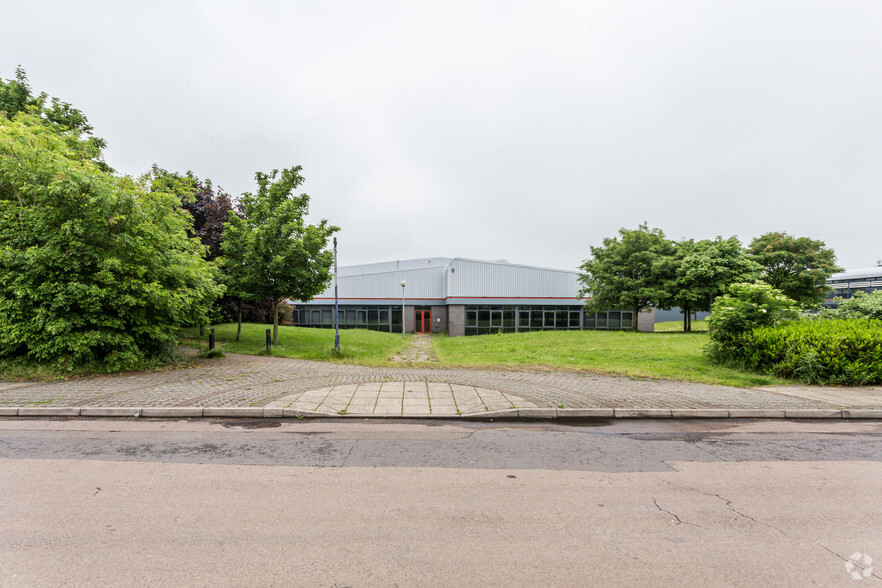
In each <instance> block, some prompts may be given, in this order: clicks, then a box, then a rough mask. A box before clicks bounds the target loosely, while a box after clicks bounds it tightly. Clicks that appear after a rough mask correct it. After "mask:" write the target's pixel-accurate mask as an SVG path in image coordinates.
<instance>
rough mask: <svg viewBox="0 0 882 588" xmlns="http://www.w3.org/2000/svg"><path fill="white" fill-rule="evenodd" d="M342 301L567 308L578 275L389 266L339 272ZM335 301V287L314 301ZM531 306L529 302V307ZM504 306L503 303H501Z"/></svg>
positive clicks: (448, 261)
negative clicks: (559, 305) (520, 303)
mask: <svg viewBox="0 0 882 588" xmlns="http://www.w3.org/2000/svg"><path fill="white" fill-rule="evenodd" d="M337 273H338V296H339V298H340V300H341V302H343V303H350V304H370V303H372V301H373V303H376V304H382V303H384V301H388V302H389V303H393V304H394V302H395V301H398V300H401V295H402V288H401V285H400V284H401V281H402V280H405V281H406V282H407V286H406V288H404V295H405V297H406V300H407V301H408V303H414V304H428V303H434V304H479V303H481V301H485V300H486V301H487V302H485V303H486V304H490V303H491V302H490V301H491V300H492V301H493V302H492V303H493V304H500V300H502V301H510V303H511V304H515V303H517V302H518V300H521V301H523V302H524V303H531V304H542V303H543V302H547V303H548V304H556V303H567V302H568V301H575V300H578V292H579V284H578V275H579V274H578V272H576V271H571V270H559V269H552V268H544V267H536V266H529V265H520V264H513V263H508V262H507V261H504V260H496V261H483V260H477V259H466V258H462V257H453V258H451V257H432V258H422V259H408V260H398V261H386V262H381V263H371V264H363V265H354V266H341V267H339V268H338V272H337ZM333 299H334V287H333V283H332V284H331V286H330V287H329V288H328V289H327V290H325V291H324V292H323V293H322V294H320V295H319V296H317V297H316V298H315V300H314V301H313V303H314V304H327V303H328V301H329V300H333ZM528 301H529V302H528ZM502 303H504V302H502Z"/></svg>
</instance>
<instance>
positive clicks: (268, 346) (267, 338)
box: [266, 329, 273, 353]
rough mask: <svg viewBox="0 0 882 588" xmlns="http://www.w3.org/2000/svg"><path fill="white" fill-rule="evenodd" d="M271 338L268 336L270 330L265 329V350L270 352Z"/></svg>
mask: <svg viewBox="0 0 882 588" xmlns="http://www.w3.org/2000/svg"><path fill="white" fill-rule="evenodd" d="M272 345H273V344H272V338H271V337H270V330H269V329H267V330H266V352H267V353H269V352H270V347H272Z"/></svg>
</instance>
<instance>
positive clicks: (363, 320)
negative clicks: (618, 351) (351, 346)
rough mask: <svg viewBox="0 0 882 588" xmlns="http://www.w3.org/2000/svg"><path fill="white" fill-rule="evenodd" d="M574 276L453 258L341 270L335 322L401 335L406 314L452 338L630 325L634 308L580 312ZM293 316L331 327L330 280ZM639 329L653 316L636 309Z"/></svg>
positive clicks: (407, 326) (412, 324) (408, 326)
mask: <svg viewBox="0 0 882 588" xmlns="http://www.w3.org/2000/svg"><path fill="white" fill-rule="evenodd" d="M578 275H579V274H578V272H575V271H568V270H559V269H551V268H543V267H534V266H527V265H518V264H513V263H508V262H506V261H502V260H497V261H481V260H475V259H465V258H458V257H456V258H447V257H433V258H423V259H410V260H404V261H391V262H384V263H374V264H367V265H354V266H346V267H340V268H339V270H338V279H337V293H338V299H339V307H338V308H339V310H338V319H339V324H340V328H341V329H347V328H360V329H371V330H377V331H387V332H393V333H395V332H401V329H402V325H401V321H402V316H403V320H404V330H405V331H407V332H410V333H437V332H445V331H446V332H447V333H449V334H450V335H451V336H463V335H486V334H491V333H518V332H526V331H545V330H585V329H603V330H626V329H630V328H631V320H632V312H631V311H619V310H610V311H607V312H603V313H586V312H585V311H584V308H583V306H584V302H585V300H584V299H583V298H580V297H579V282H578ZM402 281H403V282H405V283H406V285H405V286H404V287H402V286H401V282H402ZM402 299H403V300H402ZM402 308H403V309H404V311H403V312H402ZM293 321H294V324H295V325H297V326H302V327H318V328H333V327H334V286H333V284H332V285H331V286H330V287H329V288H328V289H327V290H326V291H325V292H323V293H322V294H320V295H319V296H317V297H316V298H315V299H314V300H312V301H310V302H308V303H299V302H295V309H294V317H293ZM638 326H639V327H640V328H641V330H652V317H651V313H647V314H646V315H644V314H642V313H641V315H640V317H638Z"/></svg>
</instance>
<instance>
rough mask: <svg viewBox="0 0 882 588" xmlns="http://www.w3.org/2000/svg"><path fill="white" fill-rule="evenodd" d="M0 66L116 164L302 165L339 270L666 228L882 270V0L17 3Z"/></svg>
mask: <svg viewBox="0 0 882 588" xmlns="http://www.w3.org/2000/svg"><path fill="white" fill-rule="evenodd" d="M2 20H3V33H2V35H0V77H3V78H7V79H8V78H11V77H13V76H14V73H15V67H16V66H17V65H19V64H21V66H22V67H24V69H25V70H26V71H27V74H28V77H29V79H30V82H31V85H32V87H33V88H34V89H35V90H37V91H46V92H48V93H49V94H50V95H52V96H58V97H60V98H62V99H63V100H65V101H67V102H70V103H72V104H73V105H74V106H75V107H77V108H79V109H81V110H82V111H84V112H85V113H86V115H87V116H88V117H89V120H90V122H91V123H92V124H93V125H94V127H95V134H96V135H97V136H100V137H103V138H105V139H106V140H107V142H108V149H107V151H106V154H105V158H106V160H107V162H108V163H109V164H110V165H111V166H113V167H114V168H116V169H117V170H118V171H120V172H122V173H127V174H133V175H139V174H141V173H143V172H145V171H146V170H147V169H148V168H149V167H150V165H151V164H153V163H154V162H155V163H157V164H158V165H160V166H161V167H164V168H166V169H170V170H177V171H186V170H192V171H193V172H194V173H196V174H197V175H198V176H199V177H201V178H210V179H211V180H212V181H213V182H214V183H215V185H220V186H222V187H223V188H224V189H225V190H226V191H227V192H230V193H231V194H234V195H238V194H240V193H241V192H243V191H249V190H253V189H254V172H255V171H258V170H262V171H269V170H272V169H273V168H282V167H289V166H292V165H302V166H303V168H304V170H303V173H304V176H305V177H306V183H305V184H304V185H303V191H305V192H306V193H308V194H309V195H310V196H311V198H312V200H311V202H312V206H311V218H312V219H313V220H317V219H319V218H327V219H328V220H329V221H331V222H332V223H333V224H336V225H338V226H340V227H341V229H342V230H341V232H340V233H339V234H338V238H339V241H340V263H341V264H355V263H367V262H372V261H385V260H395V259H408V258H414V257H424V256H425V257H429V256H443V257H453V256H460V257H470V258H478V259H506V260H508V261H511V262H515V263H527V264H533V265H543V266H549V267H558V268H565V269H575V268H576V266H578V265H579V263H581V261H582V260H583V259H585V258H586V257H587V256H588V255H589V253H590V252H589V246H590V245H598V244H600V243H601V241H602V239H603V238H604V237H607V236H612V235H614V234H615V233H616V232H617V230H618V229H619V228H620V227H627V228H634V227H636V226H637V225H638V224H640V223H641V222H643V221H644V220H645V221H647V222H648V223H649V224H650V226H656V227H659V228H661V229H663V230H664V231H665V233H666V234H667V235H668V236H669V237H672V238H674V239H681V238H684V237H693V238H696V239H700V238H713V237H714V236H716V235H723V236H725V237H728V236H731V235H737V236H738V237H739V238H740V239H741V240H742V241H743V242H745V243H746V242H749V241H750V240H751V239H752V238H753V237H756V236H758V235H760V234H762V233H765V232H769V231H787V232H789V233H791V234H793V235H798V236H810V237H813V238H816V239H822V240H823V241H825V242H826V243H827V245H829V246H831V247H833V248H834V249H835V251H836V253H837V255H838V259H839V262H840V264H841V265H843V266H845V267H848V268H859V267H869V266H872V265H874V264H875V262H876V260H877V259H880V258H882V214H880V213H882V2H879V1H878V0H867V1H863V2H858V1H850V0H841V1H839V0H837V1H832V0H824V1H820V2H812V1H807V0H794V1H792V2H787V1H774V0H760V1H756V2H749V1H743V0H738V1H710V0H696V1H692V2H676V1H672V0H665V1H664V2H657V1H654V0H647V1H644V2H624V1H621V0H616V1H609V2H602V3H601V2H586V1H581V2H572V3H566V2H547V1H544V2H530V3H519V2H511V1H501V2H463V3H458V2H441V3H439V2H431V3H429V2H415V1H412V2H382V1H376V0H375V1H371V2H281V1H280V2H253V1H251V2H215V1H204V2H185V1H176V2H158V1H152V2H118V1H116V2H93V3H90V2H79V1H78V2H69V1H65V2H39V1H33V2H9V3H6V4H5V5H4V7H3V10H2Z"/></svg>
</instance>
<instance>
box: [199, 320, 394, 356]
mask: <svg viewBox="0 0 882 588" xmlns="http://www.w3.org/2000/svg"><path fill="white" fill-rule="evenodd" d="M270 328H272V327H270ZM266 329H267V326H266V325H259V324H253V323H243V324H242V340H241V341H236V324H235V323H228V324H223V325H217V326H216V327H215V328H214V341H215V344H216V346H217V347H215V349H218V348H220V349H221V350H222V351H223V352H226V353H244V354H247V355H266ZM198 333H199V332H198V330H197V329H188V330H185V339H184V343H185V344H189V345H199V346H205V344H206V341H207V340H208V335H207V334H205V335H204V336H203V339H202V340H201V341H200V340H198V339H197V337H198ZM403 348H404V339H402V338H401V334H395V333H380V332H377V331H366V330H362V329H344V330H341V331H340V354H339V355H338V354H336V353H334V330H333V329H311V328H304V327H279V343H278V344H277V345H273V347H272V350H271V352H270V355H273V356H275V357H291V358H296V359H315V360H322V361H338V362H349V363H359V364H364V365H383V364H385V363H387V362H388V361H390V360H391V359H392V358H393V357H395V356H396V355H398V353H399V352H400V351H401V350H402V349H403Z"/></svg>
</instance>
